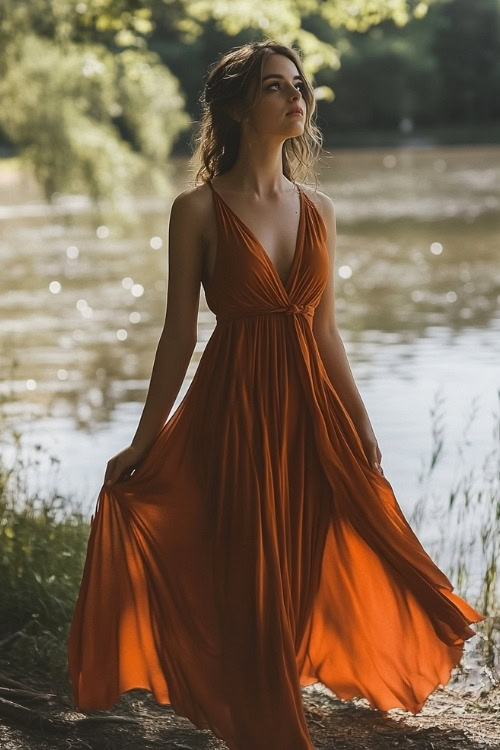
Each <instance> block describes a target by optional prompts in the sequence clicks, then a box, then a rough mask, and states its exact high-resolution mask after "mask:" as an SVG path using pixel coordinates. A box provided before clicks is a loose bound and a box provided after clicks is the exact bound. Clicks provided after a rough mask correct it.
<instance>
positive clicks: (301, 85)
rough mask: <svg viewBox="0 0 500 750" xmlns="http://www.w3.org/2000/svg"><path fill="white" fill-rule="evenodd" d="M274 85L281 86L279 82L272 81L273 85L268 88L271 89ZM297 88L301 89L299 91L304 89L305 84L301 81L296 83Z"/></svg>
mask: <svg viewBox="0 0 500 750" xmlns="http://www.w3.org/2000/svg"><path fill="white" fill-rule="evenodd" d="M273 86H278V87H279V83H271V85H270V86H268V87H267V90H268V91H269V90H270V89H271V88H272V87H273ZM296 88H297V89H299V91H302V90H303V89H304V84H303V83H302V82H299V83H297V84H296Z"/></svg>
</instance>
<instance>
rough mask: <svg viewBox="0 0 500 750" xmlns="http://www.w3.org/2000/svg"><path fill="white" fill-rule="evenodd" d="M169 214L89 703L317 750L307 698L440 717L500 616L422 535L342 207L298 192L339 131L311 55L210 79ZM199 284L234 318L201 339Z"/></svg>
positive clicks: (77, 628) (243, 57)
mask: <svg viewBox="0 0 500 750" xmlns="http://www.w3.org/2000/svg"><path fill="white" fill-rule="evenodd" d="M203 99H204V105H205V110H204V116H203V121H202V127H201V130H200V136H199V142H198V148H197V151H196V153H195V156H194V163H195V165H197V167H198V172H197V175H196V177H197V178H201V180H202V184H201V185H195V187H193V188H190V189H188V190H186V191H184V192H182V193H181V194H180V195H178V196H177V198H176V199H175V201H174V203H173V205H172V211H171V216H170V229H169V289H168V302H167V314H166V320H165V325H164V329H163V332H162V335H161V338H160V343H159V346H158V350H157V353H156V358H155V363H154V367H153V374H152V378H151V384H150V388H149V392H148V396H147V399H146V404H145V407H144V412H143V415H142V417H141V420H140V422H139V426H138V428H137V432H136V435H135V437H134V439H133V440H132V443H131V445H130V446H128V447H127V448H125V450H123V451H121V452H120V453H119V454H117V455H116V456H114V457H113V458H112V459H111V460H110V461H109V463H108V466H107V470H106V476H105V482H104V485H103V487H102V489H101V491H100V493H99V499H98V504H97V510H96V514H95V516H94V517H93V519H92V526H91V533H90V537H89V544H88V552H87V559H86V563H85V569H84V573H83V578H82V584H81V590H80V594H79V597H78V601H77V604H76V608H75V613H74V617H73V622H72V627H71V631H70V638H69V644H68V657H69V668H70V675H71V680H72V684H73V690H74V699H75V704H76V706H78V707H79V708H82V709H85V710H90V711H92V710H97V709H106V708H109V707H111V706H112V705H113V704H114V703H115V702H116V700H117V699H118V698H119V696H120V694H121V693H123V692H124V691H126V690H130V689H131V688H137V687H142V688H145V689H148V690H150V691H151V692H152V693H153V695H154V697H155V699H156V700H157V701H158V702H159V703H164V704H166V703H170V704H171V705H172V707H173V709H174V710H175V711H176V712H177V713H179V714H180V715H183V716H185V717H187V718H189V719H190V720H191V721H192V722H193V723H194V724H195V725H196V726H197V727H200V728H208V729H211V730H212V731H213V732H214V733H215V734H216V735H217V737H219V738H222V739H224V740H225V741H226V743H227V745H228V746H229V747H230V748H231V750H277V749H280V750H281V748H283V750H311V748H313V745H312V741H311V738H310V736H309V734H308V730H307V726H306V722H305V717H304V712H303V706H302V694H301V685H308V684H311V683H313V682H318V681H320V682H322V683H324V684H325V685H327V686H328V687H329V688H330V689H331V690H332V691H333V692H334V693H336V694H337V695H338V696H339V697H340V698H344V699H350V698H353V697H354V696H361V697H364V698H366V699H367V700H368V701H369V702H370V705H371V706H372V707H373V708H377V709H379V710H382V711H385V710H388V709H390V708H395V707H401V708H405V709H406V710H408V711H411V712H412V713H417V712H419V711H420V710H421V708H422V706H423V704H424V702H425V700H426V698H427V697H428V695H429V694H430V693H431V692H432V691H433V690H434V689H435V687H436V686H437V685H438V684H439V683H441V684H445V683H446V682H447V681H448V680H449V677H450V672H451V669H452V668H453V667H454V666H455V665H456V664H457V663H458V661H459V660H460V657H461V655H462V651H463V644H464V641H465V640H466V639H468V638H470V637H471V636H473V635H474V634H475V631H473V630H472V629H471V628H470V627H469V625H470V624H471V623H473V622H479V621H481V620H483V619H484V617H483V615H481V614H480V613H478V612H476V611H475V610H474V609H473V608H472V607H470V606H469V605H468V604H467V603H466V602H465V601H463V600H462V599H460V598H459V597H458V596H457V595H455V594H453V593H452V585H451V583H450V581H449V580H448V579H447V578H446V576H445V575H444V574H443V573H442V572H441V571H440V570H439V568H438V567H437V566H436V565H435V564H434V563H433V562H432V560H431V558H430V557H429V556H428V555H427V553H426V552H425V551H424V549H423V547H422V546H421V544H420V542H419V541H418V539H417V538H416V536H415V534H414V533H413V531H412V530H411V529H410V527H409V525H408V523H407V521H406V519H405V517H404V515H403V513H402V511H401V509H400V507H399V505H398V503H397V501H396V498H395V496H394V493H393V491H392V487H391V485H390V484H389V482H388V481H387V479H386V478H385V477H384V475H383V471H382V468H381V466H380V461H381V452H380V449H379V447H378V444H377V440H376V438H375V435H374V433H373V429H372V427H371V425H370V421H369V418H368V415H367V413H366V410H365V408H364V405H363V402H362V400H361V397H360V395H359V393H358V390H357V388H356V385H355V383H354V380H353V377H352V374H351V371H350V368H349V364H348V362H347V358H346V355H345V350H344V347H343V344H342V341H341V338H340V335H339V333H338V330H337V328H336V324H335V317H334V286H333V284H334V282H333V279H334V272H333V268H334V251H335V211H334V206H333V203H332V201H331V199H330V198H329V197H328V196H327V195H326V194H325V193H323V192H321V191H318V190H316V191H314V190H312V189H311V188H309V187H306V185H301V186H299V184H298V183H297V182H296V181H295V179H294V177H295V175H296V173H297V172H298V173H300V171H301V170H302V171H305V173H306V174H307V172H308V170H310V168H311V165H312V163H313V161H314V158H315V156H317V154H318V152H319V149H320V144H321V138H320V134H319V132H318V130H317V129H316V127H315V125H314V114H315V103H314V96H313V90H312V88H311V84H310V83H309V82H308V80H307V78H306V76H305V74H304V70H303V67H302V63H301V59H300V57H299V56H298V54H297V53H296V52H295V50H293V49H291V48H289V47H286V46H283V45H280V44H276V43H275V42H273V41H265V42H259V43H253V44H247V45H243V46H242V47H239V48H236V49H233V50H231V51H230V52H229V53H228V54H226V55H224V56H223V57H222V58H221V59H220V60H219V61H218V62H217V63H216V64H215V65H214V66H213V68H212V69H211V71H210V73H209V76H208V79H207V81H206V85H205V88H204V92H203ZM200 282H202V283H203V285H204V289H205V294H206V299H207V303H208V305H209V307H210V309H211V310H213V311H214V313H215V314H216V316H217V325H216V327H215V330H214V332H213V334H212V336H211V338H210V340H209V341H208V343H207V345H206V348H205V350H204V352H203V356H202V357H201V359H200V362H199V365H198V368H197V371H196V373H195V376H194V378H193V380H192V383H191V385H190V387H189V389H188V391H187V393H186V395H185V397H184V399H183V400H182V402H181V404H180V405H179V407H178V409H177V410H176V411H175V413H174V414H173V415H172V416H170V417H169V418H168V419H167V417H168V415H169V413H170V410H171V408H172V405H173V403H174V400H175V397H176V394H177V393H178V390H179V388H180V386H181V383H182V381H183V378H184V375H185V372H186V368H187V365H188V363H189V361H190V358H191V355H192V352H193V348H194V345H195V343H196V331H197V329H196V324H197V312H198V303H199V293H200Z"/></svg>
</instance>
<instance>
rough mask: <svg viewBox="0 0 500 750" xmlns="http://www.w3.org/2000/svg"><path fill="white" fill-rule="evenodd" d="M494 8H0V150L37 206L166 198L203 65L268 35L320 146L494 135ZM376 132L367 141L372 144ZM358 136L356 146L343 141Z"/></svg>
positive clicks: (6, 4)
mask: <svg viewBox="0 0 500 750" xmlns="http://www.w3.org/2000/svg"><path fill="white" fill-rule="evenodd" d="M499 8H500V4H499V1H498V0H475V2H474V3H471V2H469V0H427V2H420V1H418V0H395V1H394V2H392V3H387V2H384V1H383V0H323V2H312V0H273V1H272V2H266V3H261V2H250V0H249V2H246V3H245V2H243V3H237V4H235V5H234V6H231V9H230V10H228V4H227V3H226V2H222V1H221V0H145V1H142V2H141V1H140V0H81V1H80V2H74V1H73V0H71V1H70V0H30V2H29V3H27V2H19V0H0V149H1V152H0V153H2V154H3V155H12V154H18V155H19V156H20V157H21V158H22V159H23V160H24V161H25V162H26V163H27V164H29V165H30V166H31V167H32V168H33V170H34V173H35V175H36V177H37V179H38V180H39V182H40V184H41V185H42V187H43V190H44V192H45V195H46V197H47V199H49V200H50V199H51V198H52V197H53V196H54V194H57V193H58V192H75V191H76V192H84V193H86V194H88V195H89V196H90V197H91V198H93V199H95V200H97V199H99V198H102V197H113V196H114V197H116V196H117V195H120V194H121V193H127V192H128V191H129V189H130V185H131V183H132V182H133V181H134V180H135V179H136V178H144V179H147V180H148V181H150V184H151V187H152V188H153V189H154V190H155V191H159V192H161V191H162V190H163V189H164V188H166V187H167V186H168V165H169V156H170V155H171V154H172V153H173V152H175V153H184V154H187V153H188V150H189V146H188V144H189V138H190V131H191V126H192V124H193V122H194V121H195V120H196V119H197V118H198V117H199V95H200V92H201V88H202V85H203V80H204V78H205V75H206V72H207V69H208V66H209V65H210V64H211V63H212V62H213V61H214V60H216V59H217V57H218V56H219V55H220V54H221V53H222V52H225V51H226V50H227V49H229V48H230V47H233V46H236V45H238V44H241V43H244V42H246V41H251V40H255V39H261V38H264V37H272V38H275V39H277V40H279V41H283V42H284V43H287V44H293V45H296V46H298V47H299V48H300V49H301V50H302V51H303V53H304V58H305V66H306V70H307V72H308V74H309V75H310V76H311V77H313V81H314V84H315V87H316V93H317V99H318V107H319V124H320V127H321V128H322V130H323V133H324V136H325V144H326V145H327V146H328V145H330V144H335V143H341V142H342V139H343V138H344V139H347V140H348V141H349V142H350V143H353V142H354V143H359V144H361V145H363V143H364V142H366V143H369V142H373V133H374V132H378V131H383V132H385V133H388V134H389V137H391V138H393V139H394V137H396V136H397V135H401V134H402V135H403V136H404V135H405V134H408V133H409V132H413V131H415V132H418V129H419V128H421V127H426V128H432V127H434V128H439V127H443V126H453V127H457V126H461V125H467V127H468V129H469V132H470V126H471V125H474V126H481V125H487V124H492V123H493V124H494V123H498V120H499V119H500V98H499V97H492V96H491V92H492V91H499V90H500V54H499V52H500V41H499V40H500V9H499ZM370 133H371V135H370ZM353 138H354V139H355V140H354V141H353Z"/></svg>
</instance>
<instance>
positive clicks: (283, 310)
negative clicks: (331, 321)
mask: <svg viewBox="0 0 500 750" xmlns="http://www.w3.org/2000/svg"><path fill="white" fill-rule="evenodd" d="M260 315H261V316H265V315H293V316H295V315H305V316H306V317H308V318H313V317H314V305H296V304H292V303H290V304H289V305H282V306H280V307H265V308H257V309H254V310H245V311H242V310H235V311H234V313H233V312H226V313H221V314H220V315H217V316H216V318H217V323H225V322H226V321H228V320H239V319H240V318H250V317H252V318H253V317H257V316H260Z"/></svg>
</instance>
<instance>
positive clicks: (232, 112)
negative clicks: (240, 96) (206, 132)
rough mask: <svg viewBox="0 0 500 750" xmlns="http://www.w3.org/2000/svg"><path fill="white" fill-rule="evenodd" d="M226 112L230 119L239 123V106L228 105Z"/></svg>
mask: <svg viewBox="0 0 500 750" xmlns="http://www.w3.org/2000/svg"><path fill="white" fill-rule="evenodd" d="M227 114H228V115H229V117H230V118H231V120H234V121H235V122H238V123H241V112H240V110H239V107H237V106H233V107H229V108H228V110H227Z"/></svg>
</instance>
